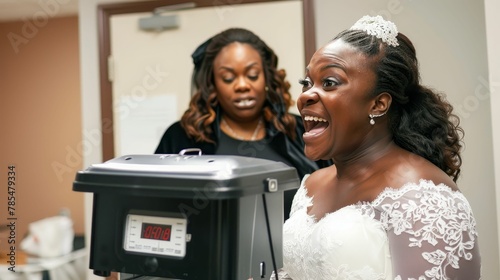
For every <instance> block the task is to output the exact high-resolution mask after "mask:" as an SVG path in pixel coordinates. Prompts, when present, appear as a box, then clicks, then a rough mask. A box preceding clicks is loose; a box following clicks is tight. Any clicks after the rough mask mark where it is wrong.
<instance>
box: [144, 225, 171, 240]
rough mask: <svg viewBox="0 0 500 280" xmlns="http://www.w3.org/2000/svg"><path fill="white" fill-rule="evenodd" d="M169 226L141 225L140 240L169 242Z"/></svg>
mask: <svg viewBox="0 0 500 280" xmlns="http://www.w3.org/2000/svg"><path fill="white" fill-rule="evenodd" d="M171 231H172V226H171V225H159V224H147V223H144V224H142V232H141V238H145V239H155V240H163V241H170V233H171Z"/></svg>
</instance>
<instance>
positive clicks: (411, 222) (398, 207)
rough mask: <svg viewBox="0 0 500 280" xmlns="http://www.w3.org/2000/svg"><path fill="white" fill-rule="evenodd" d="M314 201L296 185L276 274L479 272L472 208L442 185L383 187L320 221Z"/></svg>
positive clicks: (444, 275)
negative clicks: (375, 195)
mask: <svg viewBox="0 0 500 280" xmlns="http://www.w3.org/2000/svg"><path fill="white" fill-rule="evenodd" d="M306 179H307V177H305V178H304V180H303V181H302V182H304V181H305V180H306ZM312 203H313V199H312V198H311V197H308V196H307V191H306V189H305V188H304V185H303V184H302V185H301V186H300V188H299V190H298V191H297V194H296V196H295V198H294V201H293V205H292V211H291V214H290V218H289V219H288V220H287V221H286V223H285V225H284V228H283V269H281V270H280V273H279V275H278V277H279V279H283V280H285V279H293V280H322V279H324V280H335V279H341V280H350V279H356V280H358V279H363V280H379V279H380V280H385V279H398V280H399V279H417V280H423V279H439V280H441V279H466V280H476V279H480V266H481V259H480V255H479V248H478V244H477V232H476V228H475V226H476V224H475V220H474V217H473V214H472V211H471V208H470V206H469V203H468V202H467V199H466V198H465V197H464V196H463V195H462V193H460V192H457V191H453V190H451V189H450V188H449V187H447V186H445V185H438V186H436V185H434V184H433V183H432V182H430V181H425V180H421V181H420V183H419V184H407V185H405V186H403V187H402V188H400V189H397V190H396V189H386V190H385V191H383V192H382V193H381V194H380V195H379V196H378V198H377V199H376V200H374V201H373V202H369V203H368V202H364V203H361V202H360V203H358V204H355V205H350V206H347V207H344V208H342V209H340V210H338V211H336V212H333V213H329V214H327V215H326V216H325V217H323V218H322V219H321V220H319V221H316V220H315V219H314V217H312V216H309V215H308V214H307V208H308V206H310V205H312ZM272 279H274V275H273V277H272Z"/></svg>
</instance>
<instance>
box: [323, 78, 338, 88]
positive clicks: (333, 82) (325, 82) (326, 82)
mask: <svg viewBox="0 0 500 280" xmlns="http://www.w3.org/2000/svg"><path fill="white" fill-rule="evenodd" d="M338 85H339V82H337V81H336V80H334V79H325V80H323V87H325V88H330V87H335V86H338Z"/></svg>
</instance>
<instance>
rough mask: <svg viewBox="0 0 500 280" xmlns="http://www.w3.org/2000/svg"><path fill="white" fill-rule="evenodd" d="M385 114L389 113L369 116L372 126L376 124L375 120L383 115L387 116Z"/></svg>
mask: <svg viewBox="0 0 500 280" xmlns="http://www.w3.org/2000/svg"><path fill="white" fill-rule="evenodd" d="M385 113H387V111H385V112H383V113H382V114H379V115H373V114H370V115H368V116H369V117H370V124H371V125H374V124H375V120H374V119H373V118H378V117H382V116H383V115H385Z"/></svg>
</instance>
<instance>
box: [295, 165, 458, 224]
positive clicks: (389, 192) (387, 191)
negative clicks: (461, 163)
mask: <svg viewBox="0 0 500 280" xmlns="http://www.w3.org/2000/svg"><path fill="white" fill-rule="evenodd" d="M309 175H310V174H307V175H305V176H304V179H303V184H302V186H301V188H303V189H304V196H305V198H306V199H307V200H309V203H308V204H309V205H308V206H306V207H305V214H306V215H307V216H308V217H309V218H311V219H312V220H313V222H314V223H319V222H320V221H321V220H323V219H324V218H326V217H327V216H330V215H331V214H333V213H337V212H338V211H340V210H342V209H345V208H349V207H355V206H363V205H365V206H366V205H368V206H371V207H376V206H379V205H380V204H381V203H382V202H383V201H384V200H385V199H386V198H391V199H397V198H399V197H402V196H403V195H405V194H406V193H408V192H409V191H412V190H422V189H424V190H434V191H436V192H445V193H448V194H450V195H451V196H460V197H463V193H462V192H461V191H460V190H454V189H452V188H451V187H449V186H448V185H446V184H444V183H440V184H438V185H436V184H435V183H434V182H433V181H432V180H427V179H420V180H419V182H418V183H415V182H408V183H405V184H404V185H403V186H401V187H399V188H394V187H385V188H384V189H383V190H382V191H381V192H380V193H379V194H378V195H377V197H375V199H374V200H372V201H358V202H356V203H353V204H349V205H346V206H344V207H342V208H339V209H337V210H336V211H334V212H329V213H326V214H325V215H323V217H322V218H321V219H319V220H318V219H316V217H315V216H314V215H311V214H309V213H308V211H307V208H309V206H310V205H312V203H313V196H309V194H308V191H307V188H306V183H305V182H306V179H307V177H309Z"/></svg>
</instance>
